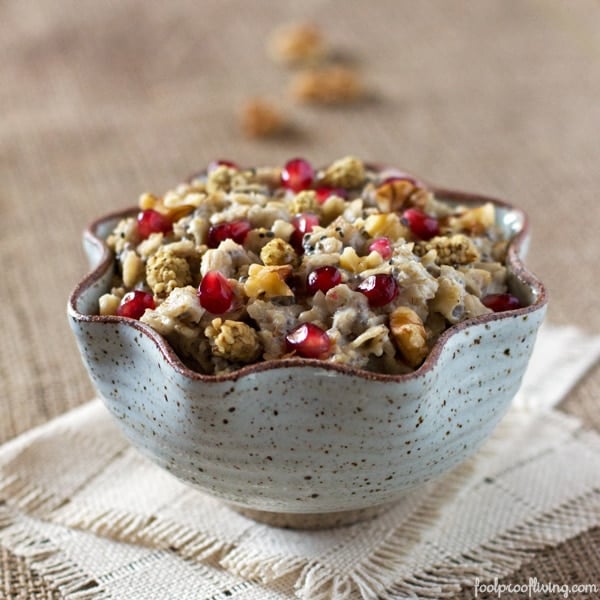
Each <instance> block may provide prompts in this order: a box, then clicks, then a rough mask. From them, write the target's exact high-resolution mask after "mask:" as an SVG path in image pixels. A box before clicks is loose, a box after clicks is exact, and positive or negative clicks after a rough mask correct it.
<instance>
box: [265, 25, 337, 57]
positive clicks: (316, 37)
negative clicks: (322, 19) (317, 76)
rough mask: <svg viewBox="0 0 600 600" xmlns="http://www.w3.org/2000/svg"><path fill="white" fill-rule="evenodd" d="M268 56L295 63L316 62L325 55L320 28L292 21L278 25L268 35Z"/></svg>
mask: <svg viewBox="0 0 600 600" xmlns="http://www.w3.org/2000/svg"><path fill="white" fill-rule="evenodd" d="M267 51H268V53H269V56H270V57H271V58H272V59H273V60H275V61H276V62H279V63H283V64H287V65H297V64H308V63H316V62H318V61H320V60H321V59H322V58H323V57H324V56H325V51H326V48H325V42H324V41H323V35H322V33H321V30H320V29H319V28H318V27H317V26H316V25H313V24H312V23H293V24H289V25H283V26H280V27H278V28H277V29H276V30H275V31H273V33H272V34H271V36H270V37H269V40H268V44H267Z"/></svg>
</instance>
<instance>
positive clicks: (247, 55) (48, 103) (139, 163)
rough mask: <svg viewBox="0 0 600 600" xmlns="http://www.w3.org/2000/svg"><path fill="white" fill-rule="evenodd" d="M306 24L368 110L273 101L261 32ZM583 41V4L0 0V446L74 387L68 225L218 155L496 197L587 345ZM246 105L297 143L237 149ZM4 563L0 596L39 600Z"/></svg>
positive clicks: (592, 317) (598, 70)
mask: <svg viewBox="0 0 600 600" xmlns="http://www.w3.org/2000/svg"><path fill="white" fill-rule="evenodd" d="M306 18H308V19H311V20H314V21H317V22H319V23H320V24H321V25H322V27H323V29H324V31H325V32H326V34H327V36H328V38H329V39H330V41H331V44H332V46H333V47H334V49H335V52H336V54H337V56H338V58H339V60H342V61H344V62H347V63H350V64H353V65H354V66H355V67H356V68H357V69H359V70H360V72H361V73H362V74H363V76H364V78H365V81H366V82H367V85H368V86H369V88H370V90H371V91H372V94H371V96H370V98H369V99H368V100H367V101H365V102H364V103H362V104H359V105H356V106H352V107H347V108H335V109H319V108H313V107H306V106H298V105H295V104H294V103H293V102H292V101H291V100H290V99H289V97H288V94H287V89H286V88H287V85H288V82H289V76H290V74H289V72H287V71H286V70H284V69H282V68H281V67H278V66H276V65H274V64H272V63H271V62H270V61H269V59H268V58H267V57H266V55H265V52H264V39H265V37H266V35H267V34H268V33H269V32H270V31H271V30H272V28H273V27H274V26H275V25H277V24H280V23H282V22H286V21H294V20H297V19H306ZM599 31H600V5H599V4H598V2H597V1H596V0H577V2H560V1H559V0H552V1H551V0H497V1H492V0H485V1H482V0H479V1H478V2H468V1H466V0H464V1H458V0H456V1H452V2H450V1H446V0H443V1H442V0H437V1H433V2H427V3H417V2H409V1H408V0H402V1H400V0H386V1H383V0H380V1H378V2H364V1H363V2H359V1H348V0H338V1H329V2H327V1H325V0H304V1H303V2H298V1H296V2H291V1H283V0H280V1H279V2H270V1H267V0H262V1H255V2H252V3H251V2H242V1H241V0H240V1H237V2H219V1H217V0H210V1H208V0H207V1H205V2H202V3H200V2H195V3H194V2H191V1H189V2H186V1H183V0H180V1H171V2H162V1H158V0H157V1H153V2H148V1H145V2H144V1H142V0H127V1H121V2H91V1H86V2H76V1H75V0H64V1H57V2H42V1H41V0H39V1H38V2H35V1H34V0H20V1H19V2H4V3H2V4H0V56H2V60H1V61H0V110H1V114H2V119H1V120H0V176H1V180H0V181H1V186H0V259H1V278H0V306H2V312H1V314H2V318H1V327H0V331H1V335H2V343H1V344H0V376H1V378H2V387H1V389H2V391H1V396H0V398H1V405H0V415H1V416H0V442H2V441H5V440H7V439H9V438H10V437H13V436H15V435H17V434H18V433H20V432H22V431H24V430H26V429H28V428H30V427H32V426H34V425H36V424H39V423H41V422H43V421H45V420H48V419H50V418H51V417H53V416H55V415H57V414H59V413H61V412H63V411H65V410H67V409H68V408H71V407H73V406H76V405H78V404H80V403H82V402H84V401H86V400H87V399H89V398H90V397H91V396H92V393H93V392H92V388H91V385H90V384H89V382H88V379H87V376H86V374H85V372H84V369H83V367H82V365H81V362H80V359H79V356H78V352H77V349H76V347H75V343H74V340H73V338H72V336H71V334H70V331H69V329H68V325H67V321H66V318H65V303H66V298H67V295H68V293H69V291H70V289H71V288H72V286H73V284H74V283H75V282H76V281H77V280H78V279H79V278H80V277H81V276H82V274H83V273H84V271H85V269H86V264H85V260H84V257H83V253H82V251H81V250H80V232H81V230H82V228H83V227H84V226H85V224H86V223H87V222H89V221H90V220H91V219H92V218H94V217H96V216H99V215H100V214H102V213H105V212H108V211H110V210H112V209H116V208H120V207H123V206H125V205H130V204H133V203H135V201H136V199H137V196H138V194H139V193H140V192H141V191H145V190H148V191H156V192H162V191H164V190H165V189H167V188H168V187H169V186H170V185H171V184H173V183H174V182H175V181H177V180H178V179H179V178H182V177H184V176H185V175H187V174H188V173H189V172H191V171H194V170H195V169H197V168H200V167H202V166H203V165H205V164H206V163H207V161H209V160H210V159H212V158H215V157H217V158H220V157H229V158H232V159H235V160H236V161H239V162H241V163H243V164H254V163H263V164H267V163H272V162H281V161H282V160H284V159H286V158H288V157H291V156H293V155H303V156H306V157H307V158H309V159H311V160H312V161H313V162H315V163H319V162H323V161H326V160H331V159H333V158H336V157H338V156H341V155H343V154H347V153H354V154H357V155H360V156H362V157H365V158H368V159H370V160H373V161H384V162H389V163H393V164H395V165H399V166H402V167H404V168H406V169H407V170H412V171H414V172H415V173H417V174H421V175H424V176H425V177H427V178H428V179H429V180H431V181H434V182H436V183H439V184H443V185H445V186H448V187H457V188H463V189H467V190H471V191H481V192H486V193H488V194H491V195H497V196H500V197H504V198H507V199H510V200H511V201H513V202H515V203H517V204H519V205H521V206H522V207H523V208H525V209H526V210H527V211H528V213H529V214H530V217H531V221H532V223H533V236H534V237H533V241H532V245H531V250H530V258H529V264H530V265H531V267H532V268H533V270H535V271H536V272H537V273H538V275H539V276H540V277H541V278H542V279H543V280H544V281H545V282H546V283H547V285H548V287H549V290H550V295H551V304H550V307H549V318H550V320H552V321H553V322H555V323H574V324H577V325H579V326H581V327H584V328H586V329H588V330H589V331H592V332H595V333H600V311H598V307H597V306H598V305H597V301H598V296H599V294H600V287H599V286H598V284H597V280H596V279H595V276H594V272H595V271H596V272H597V270H598V269H597V254H598V249H599V244H598V240H597V231H598V226H599V225H600V219H599V216H600V202H599V190H600V168H599V164H600V102H599V101H598V98H600V36H599V35H598V32H599ZM248 96H264V97H266V98H269V99H271V100H273V101H274V102H275V103H277V104H279V106H280V107H281V108H282V110H283V111H285V112H286V114H287V115H288V116H289V117H290V120H291V121H293V123H294V125H295V129H296V134H295V135H293V136H289V137H284V138H280V139H277V140H272V141H252V140H248V139H245V138H244V137H243V136H242V135H241V133H240V131H239V127H238V112H239V108H240V106H241V104H242V103H243V102H244V99H245V98H247V97H248ZM599 390H600V370H599V369H596V370H595V372H593V373H592V374H591V375H590V376H589V377H587V378H586V380H585V381H584V382H583V383H582V384H581V385H580V386H579V387H578V389H577V390H576V391H575V393H574V394H572V396H571V398H570V399H569V400H568V401H567V402H566V403H565V405H564V409H565V410H567V411H569V412H571V413H574V414H577V415H579V416H581V417H582V418H583V419H584V421H585V422H586V423H588V424H589V425H590V426H591V427H596V428H599V427H600V411H599V410H598V408H599V406H600V400H599ZM599 555H600V532H599V531H597V530H596V531H591V532H589V533H586V534H584V535H581V536H579V537H578V538H576V539H574V540H572V541H570V542H568V543H566V544H563V545H562V546H560V547H558V548H556V549H553V550H548V551H546V552H542V553H540V554H538V555H536V556H532V560H531V562H530V563H529V564H527V565H526V566H524V567H523V568H522V569H521V570H520V571H519V572H518V573H516V574H515V575H514V576H513V577H512V578H511V580H512V581H514V582H524V581H526V580H527V578H528V577H534V576H536V577H538V579H539V580H540V581H554V582H559V583H582V582H583V583H585V582H587V583H589V582H592V581H593V578H594V577H596V582H598V573H600V559H599V558H598V556H599ZM1 557H2V561H1V563H0V597H1V596H2V594H3V593H4V594H5V595H6V596H7V597H13V596H11V595H10V594H11V593H17V592H16V590H19V589H21V590H24V589H31V590H33V589H37V590H38V595H34V592H31V594H30V595H29V596H27V595H24V596H22V597H24V598H25V597H36V598H37V597H39V598H46V597H48V598H50V597H52V596H51V593H50V592H49V591H47V590H44V583H43V581H39V579H38V578H36V576H35V573H27V570H26V568H25V566H24V565H23V564H22V563H21V562H20V561H18V560H16V559H14V558H13V557H10V556H8V555H7V556H4V555H1ZM26 582H31V585H32V587H31V588H27V585H28V583H26ZM472 593H473V592H472V590H465V594H464V597H465V598H468V597H470V596H471V595H472ZM505 597H506V596H505Z"/></svg>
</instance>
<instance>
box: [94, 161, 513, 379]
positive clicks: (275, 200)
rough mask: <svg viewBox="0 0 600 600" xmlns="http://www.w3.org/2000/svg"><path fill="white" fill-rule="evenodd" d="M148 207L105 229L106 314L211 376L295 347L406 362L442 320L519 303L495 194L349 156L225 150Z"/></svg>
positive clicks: (293, 353)
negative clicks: (269, 157) (141, 326)
mask: <svg viewBox="0 0 600 600" xmlns="http://www.w3.org/2000/svg"><path fill="white" fill-rule="evenodd" d="M139 209H140V210H139V213H138V214H137V216H131V217H128V218H125V219H122V220H121V221H120V222H119V223H117V225H116V226H115V228H114V230H113V232H112V233H111V235H109V236H108V238H107V243H108V245H109V247H110V248H111V249H112V251H113V252H114V255H115V264H116V274H115V280H114V283H113V287H112V289H111V290H110V292H109V293H107V294H104V295H103V296H102V297H101V298H100V300H99V306H98V312H99V314H102V315H120V316H123V317H128V318H134V319H139V320H140V321H142V322H144V323H146V324H147V325H149V326H150V327H152V328H154V329H155V330H156V331H157V332H158V333H160V334H161V335H163V336H164V337H165V338H166V339H167V340H168V341H169V343H170V344H171V345H172V346H173V348H174V349H175V351H176V352H177V353H178V354H179V356H180V357H181V359H182V360H183V361H184V362H185V363H186V364H187V365H188V366H189V367H190V368H192V369H195V370H197V371H200V372H202V373H206V374H219V373H227V372H230V371H233V370H236V369H239V368H240V367H242V366H244V365H247V364H251V363H255V362H258V361H263V360H272V359H275V360H276V359H280V358H293V357H301V358H312V359H319V360H323V361H329V362H334V363H338V364H344V365H348V366H352V367H357V368H362V369H367V370H371V371H377V372H383V373H392V374H399V373H408V372H411V371H413V370H415V369H417V368H418V367H419V366H420V365H421V364H422V363H423V361H424V360H425V359H426V358H427V355H428V354H429V352H430V350H431V348H432V347H433V345H434V344H435V342H436V340H437V339H438V338H439V336H440V335H441V334H442V333H443V332H444V331H445V330H446V329H448V328H449V327H451V326H453V325H455V324H456V323H460V322H461V321H464V320H466V319H470V318H472V317H477V316H479V315H484V314H488V313H491V312H494V311H500V310H511V309H514V308H518V307H519V306H520V302H519V300H518V299H517V298H516V297H514V296H513V295H511V294H510V293H509V291H508V287H507V270H506V267H505V254H506V248H507V246H508V240H506V239H504V238H503V237H502V235H501V232H500V230H499V229H498V228H497V227H496V225H495V222H496V217H495V208H494V205H493V204H492V203H486V202H482V203H481V204H480V205H468V206H467V205H464V206H463V205H456V204H452V203H449V202H445V201H444V199H443V198H438V197H436V196H435V194H434V193H433V192H432V191H431V190H429V189H428V188H427V187H426V186H424V185H423V184H421V183H420V182H418V181H416V180H415V179H413V178H411V177H408V176H406V175H403V174H401V173H399V172H397V171H393V170H387V171H380V170H376V169H373V168H371V167H369V166H368V165H365V164H364V163H363V161H361V160H359V159H358V158H355V157H345V158H342V159H340V160H336V161H334V162H332V163H331V164H329V165H326V166H325V167H324V168H322V169H315V168H313V167H312V165H311V164H310V163H309V162H308V161H306V160H303V159H300V158H297V159H293V160H290V161H288V162H287V163H286V164H285V165H284V166H283V167H265V168H252V169H245V168H241V167H239V166H237V165H235V164H234V163H232V162H229V161H217V162H215V163H212V164H211V165H210V166H209V168H208V169H207V171H206V173H202V174H200V175H198V176H195V177H193V178H192V179H190V180H189V181H187V182H184V183H181V184H179V185H178V186H177V187H176V188H174V189H173V190H170V191H168V192H167V193H166V194H165V195H164V196H162V197H161V196H155V195H152V194H144V195H142V196H141V198H140V201H139Z"/></svg>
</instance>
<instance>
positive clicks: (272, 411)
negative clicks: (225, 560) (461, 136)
mask: <svg viewBox="0 0 600 600" xmlns="http://www.w3.org/2000/svg"><path fill="white" fill-rule="evenodd" d="M433 189H434V191H435V193H436V195H438V196H439V197H440V198H442V199H446V200H450V201H454V202H460V203H464V204H481V203H482V202H485V201H491V202H493V203H494V204H495V206H496V207H497V211H496V213H497V219H498V225H499V226H500V227H501V228H502V229H503V230H504V233H505V234H506V235H507V236H510V237H511V238H512V242H511V243H510V246H509V251H508V263H507V264H508V267H509V285H510V288H511V291H512V293H514V294H516V295H517V296H518V297H519V298H520V299H521V301H522V302H523V303H524V304H525V305H526V306H525V307H524V308H519V309H517V310H513V311H509V312H504V313H494V314H490V315H485V316H482V317H478V318H475V319H472V320H470V321H466V322H463V323H461V324H459V325H456V326H454V327H452V328H450V329H448V330H447V331H446V332H445V333H444V334H443V335H442V336H441V338H440V339H439V341H438V342H437V344H436V345H435V347H434V348H433V350H432V352H431V353H430V355H429V356H428V358H427V359H426V360H425V362H424V363H423V365H422V366H421V367H420V368H419V369H418V370H417V371H415V372H414V373H411V374H408V375H385V374H379V373H372V372H367V371H362V370H358V369H352V368H348V367H345V366H340V365H334V364H329V363H324V362H321V361H318V360H314V359H286V360H276V361H264V362H260V363H257V364H253V365H250V366H246V367H244V368H243V369H240V370H239V371H236V372H234V373H231V374H227V375H219V376H208V375H202V374H199V373H197V372H194V371H192V370H190V369H188V368H187V367H186V366H185V365H184V364H183V363H182V362H181V360H180V359H179V358H178V357H177V355H176V354H175V352H174V351H173V350H172V348H171V347H170V346H169V344H168V343H167V342H166V341H165V340H164V339H163V338H162V337H161V336H160V335H159V334H157V333H156V332H154V331H153V330H152V329H151V328H150V327H148V326H146V325H144V324H143V323H140V322H139V321H135V320H131V319H125V318H122V317H115V316H98V315H97V314H96V313H97V305H98V298H99V296H100V295H101V294H103V293H105V292H107V291H108V290H109V288H110V284H111V278H112V276H113V268H114V267H113V257H112V255H111V253H110V251H109V249H108V248H107V246H106V244H105V243H104V241H103V240H104V239H105V237H106V236H107V235H108V234H109V232H110V231H111V230H112V228H113V227H114V225H115V224H116V222H117V221H118V220H120V219H121V218H122V217H124V216H126V215H129V214H132V213H135V212H136V210H135V209H131V210H129V211H124V212H122V213H118V214H112V215H108V216H106V217H103V218H101V219H99V220H97V221H95V222H94V223H93V224H92V225H91V226H90V227H89V229H88V230H87V231H86V232H85V235H84V246H85V250H86V252H87V254H88V257H89V261H90V264H91V266H92V268H93V271H92V272H91V273H90V274H89V275H87V276H86V277H85V278H84V279H83V280H82V281H81V282H80V283H79V284H78V285H77V287H76V288H75V290H74V292H73V293H72V295H71V297H70V299H69V303H68V315H69V320H70V324H71V326H72V329H73V331H74V333H75V336H76V338H77V342H78V345H79V348H80V350H81V354H82V356H83V360H84V362H85V364H86V366H87V369H88V371H89V374H90V376H91V379H92V380H93V383H94V384H95V386H96V388H97V390H98V392H99V394H100V396H101V397H102V398H103V400H104V403H105V404H106V407H107V408H108V410H109V411H110V412H111V413H112V414H113V415H114V417H115V419H116V421H117V422H118V424H119V425H120V427H121V428H122V430H123V432H124V433H125V435H126V436H127V437H128V438H129V440H130V441H131V443H132V444H133V445H134V446H135V447H136V448H138V449H139V450H140V451H141V452H142V453H143V454H145V455H146V456H147V457H149V458H150V459H151V460H153V461H154V462H155V463H156V464H158V465H160V466H161V467H163V468H164V469H167V470H168V471H170V472H171V473H172V474H173V475H175V476H176V477H178V478H180V479H182V480H183V481H185V482H187V483H189V484H191V485H193V486H196V487H197V488H199V489H200V490H203V491H204V492H207V493H209V494H211V495H213V496H216V497H218V498H221V499H222V500H224V501H226V502H228V503H229V504H231V505H232V506H233V507H235V508H237V509H238V510H241V511H243V512H246V513H247V514H250V515H251V516H253V517H255V518H258V519H262V520H266V521H268V522H271V523H275V524H280V525H289V526H301V527H302V526H308V527H311V526H319V525H320V524H323V523H327V524H339V523H343V522H347V521H348V520H357V519H359V518H361V517H364V516H367V515H369V514H371V513H373V512H376V511H377V510H379V507H382V506H385V505H387V504H389V503H390V502H392V501H394V500H396V499H398V498H400V497H401V496H402V495H403V494H404V493H405V492H406V491H407V490H409V489H411V488H414V487H415V486H419V485H422V484H424V483H425V482H427V481H429V480H431V479H433V478H435V477H438V476H440V475H441V474H443V473H445V472H446V471H448V470H449V469H452V468H453V467H454V466H456V465H458V464H459V463H461V462H463V461H464V460H465V459H466V458H468V457H469V456H470V455H472V454H473V453H474V452H475V451H476V450H477V448H478V447H479V446H480V445H481V444H482V442H483V441H484V440H485V439H486V438H487V437H488V436H489V434H490V433H491V432H492V431H493V430H494V428H495V427H496V425H497V424H498V422H499V421H500V419H501V418H502V416H503V415H504V413H505V412H506V410H507V409H508V407H509V405H510V403H511V400H512V398H513V397H514V395H515V393H516V392H517V390H518V388H519V385H520V382H521V378H522V376H523V373H524V371H525V368H526V366H527V363H528V360H529V357H530V354H531V351H532V348H533V344H534V341H535V337H536V332H537V330H538V327H539V325H540V323H541V322H542V319H543V317H544V313H545V309H546V292H545V290H544V286H543V285H542V283H541V282H540V281H539V280H538V279H537V278H536V277H535V276H534V275H533V274H531V273H530V272H529V271H527V270H526V268H525V267H524V265H523V259H524V255H525V252H526V248H527V244H528V239H529V227H528V222H527V217H526V215H525V214H524V213H523V212H522V211H521V210H519V209H517V208H514V207H512V206H510V205H508V204H506V203H504V202H501V201H498V200H494V199H491V198H486V197H483V196H480V195H471V194H466V193H462V192H453V191H448V190H443V189H439V188H438V189H436V188H433Z"/></svg>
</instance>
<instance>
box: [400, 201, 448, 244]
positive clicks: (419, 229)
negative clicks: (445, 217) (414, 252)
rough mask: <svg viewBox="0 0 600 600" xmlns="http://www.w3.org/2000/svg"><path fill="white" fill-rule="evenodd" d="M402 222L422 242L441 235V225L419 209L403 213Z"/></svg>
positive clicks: (410, 209)
mask: <svg viewBox="0 0 600 600" xmlns="http://www.w3.org/2000/svg"><path fill="white" fill-rule="evenodd" d="M402 220H403V221H404V222H405V223H406V225H408V227H409V229H410V230H411V232H412V233H413V235H415V236H416V237H418V238H419V239H421V240H425V241H427V240H430V239H431V238H432V237H435V236H436V235H440V223H439V221H438V220H437V219H436V218H435V217H432V216H430V215H428V214H426V213H424V212H423V211H422V210H419V209H418V208H408V209H407V210H405V211H404V212H403V213H402Z"/></svg>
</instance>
